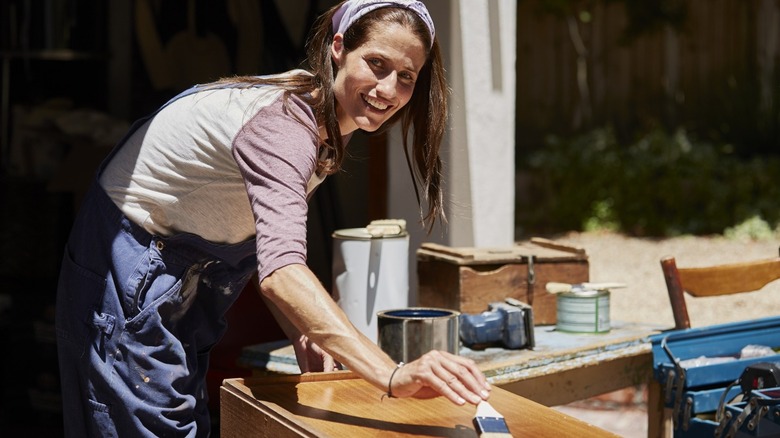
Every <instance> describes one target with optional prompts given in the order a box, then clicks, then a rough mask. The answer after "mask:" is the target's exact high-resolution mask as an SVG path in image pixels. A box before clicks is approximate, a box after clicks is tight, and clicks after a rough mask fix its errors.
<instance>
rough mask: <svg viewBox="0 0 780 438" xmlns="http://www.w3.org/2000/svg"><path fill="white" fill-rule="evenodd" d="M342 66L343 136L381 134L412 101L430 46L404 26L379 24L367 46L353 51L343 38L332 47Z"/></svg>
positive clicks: (337, 88) (338, 84)
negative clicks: (357, 132) (390, 120)
mask: <svg viewBox="0 0 780 438" xmlns="http://www.w3.org/2000/svg"><path fill="white" fill-rule="evenodd" d="M331 51H332V57H333V60H334V62H335V63H336V65H337V66H338V72H337V73H336V79H335V83H334V84H333V93H334V94H335V96H336V102H337V106H336V113H337V116H338V120H339V127H340V128H341V133H342V134H348V133H350V132H352V131H354V130H355V129H362V130H364V131H368V132H373V131H376V130H377V129H378V128H379V127H380V126H382V124H383V123H384V122H385V121H387V120H388V119H389V118H390V117H392V116H393V114H395V113H396V112H398V110H400V109H401V108H403V106H404V105H406V104H407V103H408V102H409V99H411V97H412V92H413V91H414V83H415V81H416V80H417V75H418V74H419V72H420V69H421V68H422V67H423V64H424V63H425V46H424V45H423V42H422V41H420V39H419V38H417V37H416V36H415V35H414V34H413V33H412V32H411V31H410V30H409V29H407V28H406V27H403V26H401V25H399V24H391V25H387V26H374V29H372V30H371V32H369V37H368V39H367V41H366V42H365V44H363V45H362V46H360V47H358V48H357V49H355V50H353V51H351V52H347V51H346V50H345V49H344V44H343V35H341V34H340V33H338V34H336V35H335V36H334V38H333V45H332V46H331Z"/></svg>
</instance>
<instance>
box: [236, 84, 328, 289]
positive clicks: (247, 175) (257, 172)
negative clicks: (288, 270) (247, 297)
mask: <svg viewBox="0 0 780 438" xmlns="http://www.w3.org/2000/svg"><path fill="white" fill-rule="evenodd" d="M288 103H289V107H288V108H284V104H283V97H280V98H279V99H277V101H276V102H274V103H273V104H271V105H269V106H267V107H265V108H263V109H262V110H260V111H259V112H258V113H257V114H256V115H255V116H254V117H253V118H252V119H251V120H250V121H249V122H248V123H247V124H245V125H244V126H243V127H242V128H241V130H240V131H239V132H238V134H237V135H236V138H235V139H234V140H233V157H234V159H235V160H236V162H237V163H238V168H239V170H240V171H241V175H242V176H243V178H244V182H245V183H246V189H247V193H248V195H249V202H250V204H251V206H252V212H253V214H254V217H255V231H256V245H257V266H258V267H257V270H258V275H259V277H260V281H262V280H263V279H264V278H265V277H267V276H268V275H270V274H271V273H272V272H274V271H275V270H277V269H279V268H281V267H284V266H286V265H290V264H297V263H300V264H305V263H306V215H307V213H308V205H307V203H306V186H307V183H308V181H309V178H310V177H311V175H312V174H313V173H314V170H315V168H316V159H317V149H318V146H319V136H318V135H317V134H316V132H317V131H316V129H317V123H316V121H315V118H314V114H313V113H312V111H311V108H310V107H309V106H308V105H306V104H305V103H303V102H302V101H301V100H300V99H298V98H296V97H295V96H290V98H289V100H288Z"/></svg>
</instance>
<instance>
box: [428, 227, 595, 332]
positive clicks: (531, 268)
mask: <svg viewBox="0 0 780 438" xmlns="http://www.w3.org/2000/svg"><path fill="white" fill-rule="evenodd" d="M417 279H418V284H419V289H418V297H419V305H420V306H422V307H439V308H445V309H453V310H459V311H461V312H463V313H471V314H475V313H481V312H484V311H485V310H487V306H488V304H490V303H491V302H495V301H503V300H504V299H506V298H507V297H511V298H516V299H518V300H520V301H523V302H525V303H527V304H529V305H531V307H532V308H533V317H534V324H535V325H548V324H555V323H556V320H557V311H556V296H555V295H554V294H551V293H548V292H547V290H546V289H545V286H546V284H547V283H548V282H561V283H572V284H574V283H583V282H587V281H589V279H590V271H589V265H588V255H587V254H586V252H585V250H584V249H582V248H579V247H574V246H568V245H561V244H558V243H555V242H552V241H550V240H547V239H541V238H533V239H531V240H530V241H528V242H519V243H517V244H515V245H514V246H512V247H506V248H465V247H464V248H454V247H448V246H444V245H438V244H431V243H424V244H423V245H422V246H421V248H420V249H419V250H417Z"/></svg>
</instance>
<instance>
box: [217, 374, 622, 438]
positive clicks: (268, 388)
mask: <svg viewBox="0 0 780 438" xmlns="http://www.w3.org/2000/svg"><path fill="white" fill-rule="evenodd" d="M381 396H382V391H380V390H378V389H376V388H374V387H373V386H371V385H369V384H368V383H367V382H365V381H364V380H362V379H356V378H354V376H353V375H352V374H351V373H348V372H340V373H318V374H304V375H303V376H291V377H284V378H281V379H276V378H261V379H246V380H244V379H229V380H226V381H225V382H224V384H223V386H222V389H221V397H222V430H221V436H223V437H225V438H231V437H241V438H247V437H271V436H273V437H301V436H303V437H308V436H317V437H334V438H335V437H339V438H341V437H357V438H359V437H376V436H399V437H404V436H426V437H431V436H440V437H464V438H465V437H476V436H477V435H476V432H475V431H474V428H473V426H472V424H471V420H472V418H473V417H474V414H475V412H476V408H475V407H474V406H473V405H466V406H456V405H454V404H452V403H450V402H449V401H447V400H446V399H443V398H441V397H439V398H434V399H429V400H417V399H390V398H386V397H385V398H384V399H382V397H381ZM490 402H491V405H493V407H495V408H496V409H497V410H498V411H499V412H501V413H502V414H503V415H504V417H505V418H506V421H507V424H508V425H509V429H510V431H512V433H513V434H514V436H518V437H521V436H533V437H539V438H544V437H561V436H577V437H582V438H588V437H614V436H616V435H614V434H611V433H609V432H607V431H604V430H602V429H599V428H597V427H595V426H592V425H590V424H587V423H585V422H582V421H580V420H578V419H575V418H573V417H570V416H568V415H565V414H563V413H560V412H558V411H555V410H553V409H550V408H547V407H544V406H542V405H540V404H538V403H535V402H532V401H530V400H527V399H525V398H522V397H519V396H516V395H513V394H511V393H509V392H507V391H504V390H502V389H500V388H494V389H493V392H492V395H491V398H490Z"/></svg>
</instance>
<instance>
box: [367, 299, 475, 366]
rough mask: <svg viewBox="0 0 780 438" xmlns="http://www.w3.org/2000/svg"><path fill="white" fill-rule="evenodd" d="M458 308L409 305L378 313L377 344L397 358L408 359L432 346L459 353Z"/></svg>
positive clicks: (433, 348) (399, 360)
mask: <svg viewBox="0 0 780 438" xmlns="http://www.w3.org/2000/svg"><path fill="white" fill-rule="evenodd" d="M459 317H460V312H458V311H455V310H449V309H436V308H429V307H409V308H406V309H393V310H385V311H382V312H378V313H377V323H378V336H379V340H378V342H377V343H378V344H379V348H381V349H382V351H384V352H385V353H387V354H388V355H389V356H390V357H391V358H392V359H393V360H394V361H396V362H411V361H413V360H415V359H417V358H419V357H420V356H422V355H423V354H425V353H427V352H429V351H431V350H443V351H447V352H449V353H452V354H458V353H459V350H460V332H459V326H458V324H459Z"/></svg>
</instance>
